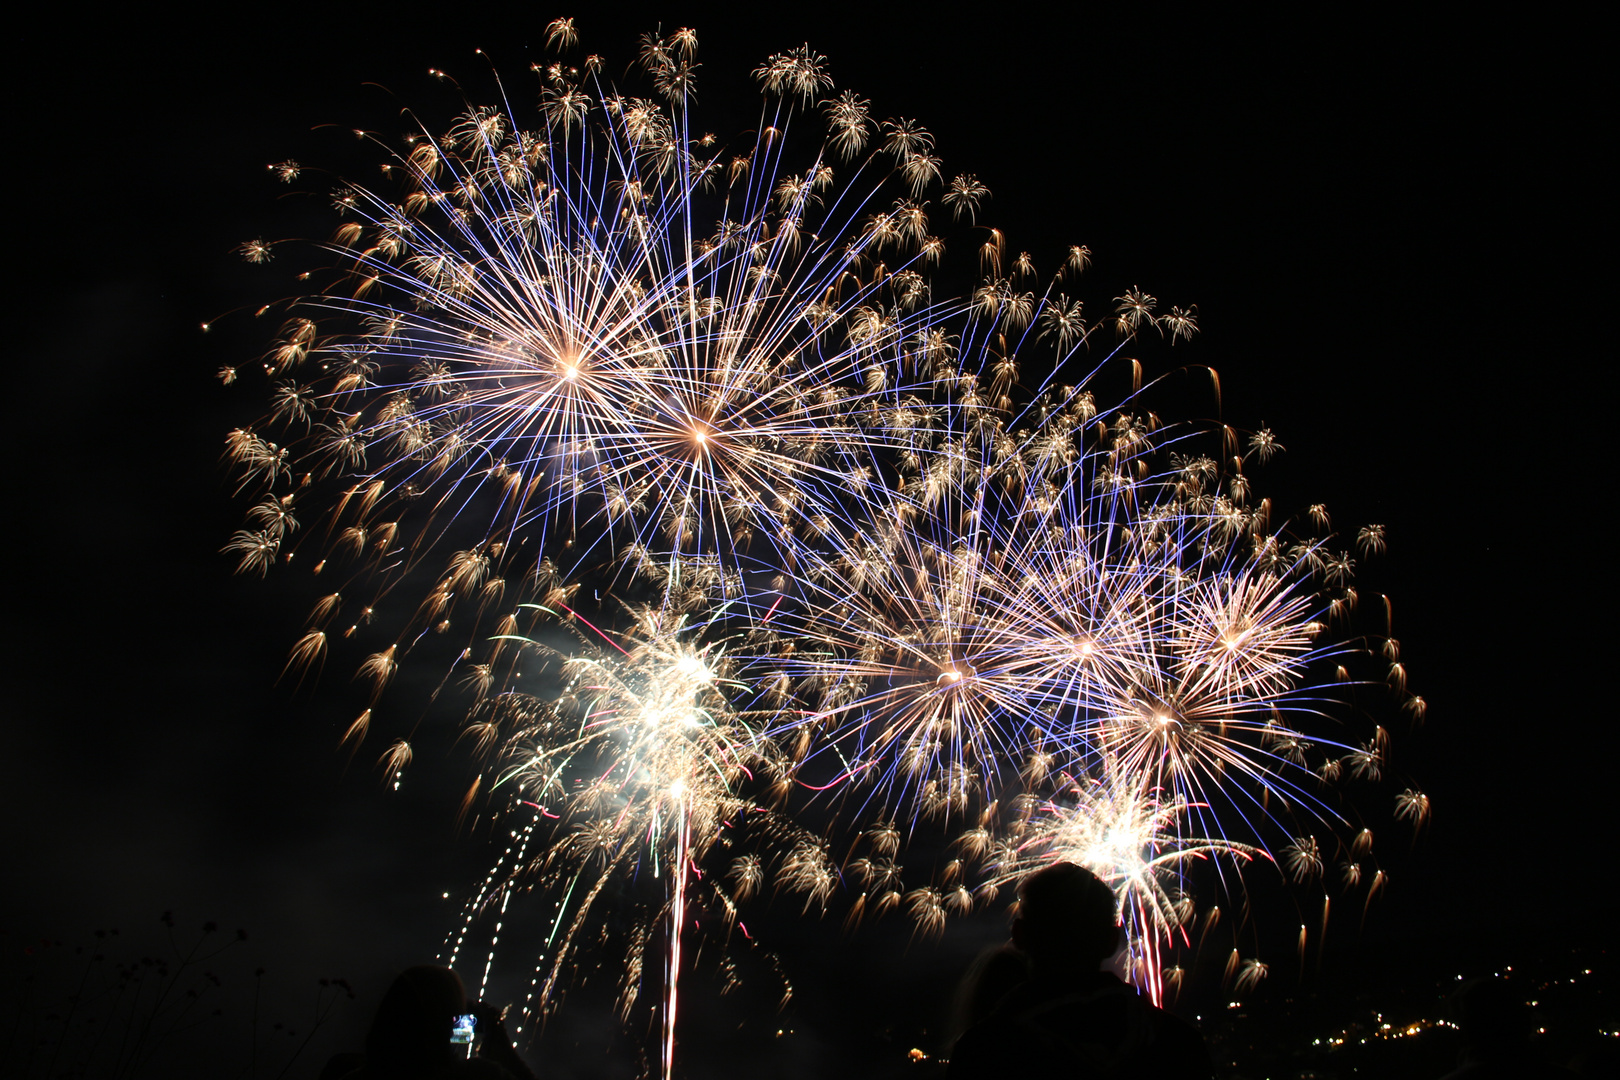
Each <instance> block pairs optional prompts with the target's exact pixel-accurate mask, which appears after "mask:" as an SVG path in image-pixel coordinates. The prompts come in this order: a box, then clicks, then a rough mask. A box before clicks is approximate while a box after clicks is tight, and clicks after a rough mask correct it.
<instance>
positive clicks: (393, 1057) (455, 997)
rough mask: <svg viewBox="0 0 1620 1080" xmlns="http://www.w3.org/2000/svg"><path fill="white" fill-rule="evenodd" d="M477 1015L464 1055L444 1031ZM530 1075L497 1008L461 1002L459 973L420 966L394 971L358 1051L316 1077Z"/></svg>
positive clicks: (409, 1079)
mask: <svg viewBox="0 0 1620 1080" xmlns="http://www.w3.org/2000/svg"><path fill="white" fill-rule="evenodd" d="M467 1013H471V1014H472V1015H473V1016H475V1017H477V1019H478V1024H477V1029H476V1030H477V1032H478V1036H479V1039H480V1042H481V1045H480V1046H479V1049H478V1056H477V1057H474V1058H472V1059H470V1060H469V1059H468V1058H467V1056H466V1055H467V1050H466V1047H465V1046H454V1045H452V1044H451V1042H450V1032H451V1027H452V1024H453V1021H454V1019H455V1018H456V1017H458V1016H461V1015H464V1014H467ZM384 1077H386V1078H387V1080H534V1073H532V1072H530V1071H529V1067H528V1066H527V1065H525V1064H524V1063H523V1059H522V1058H520V1057H518V1055H517V1051H516V1050H514V1049H512V1041H511V1039H510V1038H509V1037H508V1036H507V1034H506V1028H505V1026H504V1025H503V1024H502V1022H501V1013H500V1010H498V1009H494V1008H491V1007H490V1006H489V1005H486V1004H485V1003H483V1002H478V1003H477V1004H475V1005H473V1006H472V1007H471V1008H468V1006H467V993H466V991H465V990H464V989H463V988H462V986H461V978H460V977H459V976H458V975H457V974H456V973H455V972H453V971H451V970H450V969H449V968H447V967H435V966H431V965H424V966H422V967H413V968H409V969H407V970H406V971H403V972H401V973H400V975H399V977H398V978H397V979H395V980H394V983H393V985H392V986H390V987H389V988H388V992H387V993H386V994H384V995H383V999H382V1001H381V1003H379V1004H378V1006H377V1015H376V1016H374V1017H373V1018H372V1020H371V1030H370V1031H368V1032H367V1033H366V1052H365V1053H364V1054H339V1055H337V1056H336V1057H334V1058H332V1060H331V1061H328V1062H327V1063H326V1068H324V1069H322V1070H321V1076H320V1080H382V1078H384Z"/></svg>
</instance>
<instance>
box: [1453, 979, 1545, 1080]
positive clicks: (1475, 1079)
mask: <svg viewBox="0 0 1620 1080" xmlns="http://www.w3.org/2000/svg"><path fill="white" fill-rule="evenodd" d="M1451 1008H1452V1012H1453V1015H1454V1016H1455V1019H1456V1021H1457V1026H1458V1027H1459V1028H1460V1029H1461V1030H1462V1060H1461V1061H1460V1062H1459V1063H1458V1066H1457V1068H1456V1069H1454V1070H1452V1071H1451V1072H1448V1073H1446V1075H1445V1076H1444V1077H1442V1080H1564V1078H1566V1077H1567V1078H1569V1080H1574V1076H1575V1074H1574V1073H1572V1072H1570V1071H1569V1070H1567V1069H1560V1068H1556V1067H1554V1066H1551V1065H1545V1064H1543V1063H1542V1061H1541V1058H1540V1057H1539V1056H1537V1054H1536V1052H1535V1050H1534V1049H1533V1048H1532V1047H1531V1045H1530V1008H1529V1006H1527V1005H1526V1004H1525V1003H1524V1000H1523V997H1522V996H1521V995H1519V994H1516V993H1514V992H1513V989H1512V988H1511V987H1509V986H1508V984H1507V982H1506V981H1505V980H1503V979H1473V980H1470V981H1469V982H1466V983H1464V984H1463V985H1462V986H1461V987H1459V988H1458V990H1457V992H1456V993H1455V994H1453V995H1452V997H1451Z"/></svg>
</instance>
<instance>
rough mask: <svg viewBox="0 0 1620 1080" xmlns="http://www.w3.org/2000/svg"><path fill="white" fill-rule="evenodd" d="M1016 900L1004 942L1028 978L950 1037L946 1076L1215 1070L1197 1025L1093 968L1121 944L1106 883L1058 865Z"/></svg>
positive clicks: (1021, 889) (1177, 1079) (1070, 1078)
mask: <svg viewBox="0 0 1620 1080" xmlns="http://www.w3.org/2000/svg"><path fill="white" fill-rule="evenodd" d="M1018 899H1019V906H1018V917H1017V918H1016V919H1014V920H1013V924H1012V940H1013V945H1014V946H1015V947H1016V948H1017V950H1018V951H1019V952H1021V953H1023V954H1024V956H1026V957H1028V963H1029V978H1028V979H1027V980H1025V981H1024V982H1023V983H1021V984H1019V985H1017V986H1015V987H1014V988H1012V989H1011V990H1010V991H1008V992H1007V993H1006V994H1005V995H1004V996H1002V997H1001V1000H1000V1001H999V1002H998V1003H997V1004H995V1005H994V1007H993V1008H992V1009H991V1010H990V1013H989V1015H988V1016H986V1017H985V1018H984V1019H983V1020H981V1021H980V1022H979V1023H977V1024H975V1025H973V1026H972V1027H970V1028H969V1029H968V1030H967V1032H966V1033H964V1034H963V1036H962V1037H961V1038H960V1039H959V1040H957V1043H956V1048H955V1050H953V1051H952V1052H951V1065H950V1071H949V1073H948V1074H947V1075H948V1076H950V1077H951V1078H952V1080H977V1078H981V1077H998V1078H999V1077H1026V1076H1027V1077H1049V1076H1050V1077H1064V1078H1065V1080H1091V1078H1094V1077H1110V1078H1112V1077H1127V1076H1128V1077H1133V1078H1138V1077H1139V1078H1153V1080H1209V1078H1211V1077H1213V1076H1214V1075H1215V1070H1214V1067H1213V1066H1212V1065H1211V1064H1210V1060H1209V1051H1208V1050H1207V1049H1206V1048H1205V1046H1204V1040H1203V1039H1202V1038H1201V1037H1200V1036H1199V1034H1198V1032H1196V1031H1194V1030H1193V1029H1192V1028H1191V1027H1189V1026H1188V1025H1187V1024H1185V1023H1183V1022H1182V1021H1180V1020H1178V1019H1176V1018H1175V1017H1173V1016H1171V1015H1170V1014H1169V1013H1167V1012H1165V1011H1164V1010H1162V1009H1157V1008H1154V1006H1153V1005H1151V1004H1150V1003H1149V1002H1148V1001H1146V1000H1145V999H1144V998H1142V997H1141V996H1139V995H1138V994H1137V993H1136V991H1135V990H1134V989H1132V988H1131V987H1130V986H1128V985H1126V984H1125V983H1123V982H1121V981H1120V980H1119V978H1118V977H1117V976H1115V975H1114V974H1113V973H1112V972H1108V971H1103V970H1101V968H1102V965H1103V962H1104V961H1106V960H1107V959H1108V958H1109V957H1111V956H1113V955H1114V952H1115V951H1116V950H1117V949H1118V948H1119V922H1118V915H1117V912H1116V910H1115V907H1114V893H1113V890H1112V889H1110V888H1109V887H1108V886H1107V885H1105V884H1103V882H1102V881H1100V880H1098V878H1097V877H1096V875H1094V874H1092V873H1091V872H1090V871H1088V870H1084V869H1082V868H1081V867H1078V866H1075V865H1074V864H1072V863H1056V864H1054V865H1052V866H1048V867H1046V868H1045V869H1042V870H1038V871H1036V872H1035V873H1033V874H1031V875H1029V876H1028V877H1026V878H1025V879H1024V880H1023V881H1022V882H1021V883H1020V884H1019V886H1018Z"/></svg>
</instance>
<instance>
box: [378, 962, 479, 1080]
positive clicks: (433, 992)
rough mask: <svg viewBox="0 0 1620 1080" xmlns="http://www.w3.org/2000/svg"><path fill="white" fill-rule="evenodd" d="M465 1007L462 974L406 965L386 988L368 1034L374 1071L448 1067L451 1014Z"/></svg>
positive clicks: (422, 1072)
mask: <svg viewBox="0 0 1620 1080" xmlns="http://www.w3.org/2000/svg"><path fill="white" fill-rule="evenodd" d="M466 1011H467V993H466V991H465V990H464V989H462V986H461V978H460V976H458V975H457V974H456V973H455V972H453V971H451V970H450V969H449V968H447V967H435V966H431V965H423V966H422V967H413V968H408V969H406V970H405V971H403V972H401V973H400V976H399V978H397V979H395V980H394V984H393V985H392V986H390V987H389V988H388V992H387V993H386V994H384V995H383V999H382V1001H381V1002H380V1003H379V1004H378V1006H377V1015H376V1016H375V1017H373V1018H372V1021H371V1030H370V1032H368V1033H367V1034H366V1066H367V1069H368V1071H369V1072H371V1073H373V1074H375V1075H386V1076H399V1077H428V1076H435V1075H438V1074H439V1073H442V1072H445V1071H446V1070H448V1069H449V1067H450V1063H451V1061H452V1060H453V1058H452V1056H451V1050H450V1024H451V1018H452V1017H454V1016H457V1015H458V1014H460V1013H464V1012H466Z"/></svg>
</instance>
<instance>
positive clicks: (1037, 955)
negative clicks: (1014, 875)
mask: <svg viewBox="0 0 1620 1080" xmlns="http://www.w3.org/2000/svg"><path fill="white" fill-rule="evenodd" d="M1012 935H1013V944H1014V945H1016V946H1018V948H1019V949H1020V950H1022V951H1023V952H1024V953H1026V954H1027V955H1028V956H1029V959H1030V964H1031V965H1032V966H1033V967H1034V968H1035V971H1036V973H1037V974H1039V973H1040V972H1042V971H1050V970H1056V969H1058V968H1064V969H1070V970H1073V969H1075V968H1079V969H1080V970H1087V969H1094V968H1096V967H1097V966H1099V965H1100V964H1101V963H1102V962H1103V961H1104V960H1106V959H1108V958H1109V957H1110V956H1112V955H1114V951H1115V950H1116V949H1118V948H1119V916H1118V910H1117V908H1116V905H1115V903H1114V890H1112V889H1110V888H1109V887H1108V886H1107V885H1105V884H1104V883H1103V882H1102V880H1101V879H1100V878H1098V877H1097V875H1096V874H1093V873H1092V872H1091V871H1090V870H1087V869H1085V868H1083V867H1079V866H1076V865H1074V864H1073V863H1054V864H1052V865H1051V866H1048V867H1045V868H1044V869H1041V870H1037V871H1035V873H1033V874H1030V875H1029V876H1028V877H1026V878H1025V879H1024V880H1023V881H1021V882H1019V885H1018V917H1017V918H1016V919H1014V920H1013V925H1012Z"/></svg>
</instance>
